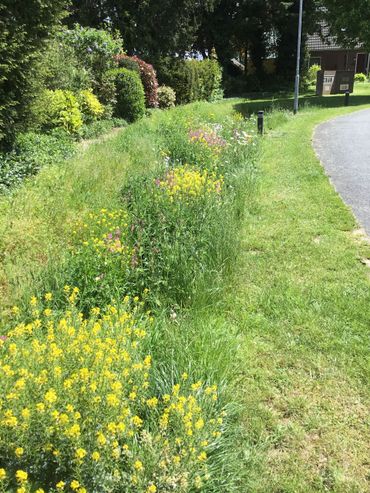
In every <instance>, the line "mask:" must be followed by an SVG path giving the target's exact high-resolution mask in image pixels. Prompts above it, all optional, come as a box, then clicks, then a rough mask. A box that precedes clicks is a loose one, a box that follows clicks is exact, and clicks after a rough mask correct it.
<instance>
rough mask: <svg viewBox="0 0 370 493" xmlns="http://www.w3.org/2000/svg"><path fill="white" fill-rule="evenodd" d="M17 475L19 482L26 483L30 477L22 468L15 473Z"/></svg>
mask: <svg viewBox="0 0 370 493" xmlns="http://www.w3.org/2000/svg"><path fill="white" fill-rule="evenodd" d="M15 477H16V480H17V481H18V482H19V483H24V482H26V481H27V479H28V473H26V471H22V469H18V471H17V472H16V473H15Z"/></svg>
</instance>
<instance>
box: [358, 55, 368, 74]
mask: <svg viewBox="0 0 370 493" xmlns="http://www.w3.org/2000/svg"><path fill="white" fill-rule="evenodd" d="M366 62H367V53H357V60H356V74H359V73H365V72H366Z"/></svg>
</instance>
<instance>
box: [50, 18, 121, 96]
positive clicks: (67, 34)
mask: <svg viewBox="0 0 370 493" xmlns="http://www.w3.org/2000/svg"><path fill="white" fill-rule="evenodd" d="M59 37H60V39H61V41H62V42H63V43H65V44H67V45H68V46H70V47H71V48H72V49H73V50H74V53H75V55H76V57H77V59H78V61H79V63H80V65H81V67H83V68H84V69H86V70H87V71H88V72H89V73H90V74H91V83H92V89H93V91H94V93H95V94H96V95H97V96H98V98H99V100H101V101H102V102H103V103H104V101H105V99H106V98H107V94H106V91H107V88H106V87H105V89H104V87H103V86H104V74H105V73H106V72H107V71H108V70H111V69H112V68H114V67H115V66H116V62H115V60H114V57H115V56H116V55H118V54H119V53H121V52H122V51H123V48H122V39H121V38H120V37H119V36H118V35H117V34H112V33H110V32H109V31H106V30H103V29H94V28H91V27H82V26H79V25H78V24H76V25H75V27H74V29H66V30H64V31H62V32H61V33H60V35H59ZM102 92H104V94H105V95H104V97H103V96H102Z"/></svg>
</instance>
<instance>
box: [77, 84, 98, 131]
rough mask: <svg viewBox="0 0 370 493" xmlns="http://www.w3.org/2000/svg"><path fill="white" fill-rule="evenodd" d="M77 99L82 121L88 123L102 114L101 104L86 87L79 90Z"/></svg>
mask: <svg viewBox="0 0 370 493" xmlns="http://www.w3.org/2000/svg"><path fill="white" fill-rule="evenodd" d="M77 100H78V104H79V107H80V111H81V112H82V117H83V120H84V122H87V123H88V122H92V121H95V120H97V119H99V118H100V117H101V116H102V115H103V113H104V108H103V105H102V104H101V103H100V102H99V99H98V98H97V97H96V96H95V94H93V92H92V91H89V90H88V89H85V90H83V91H80V92H79V93H78V96H77Z"/></svg>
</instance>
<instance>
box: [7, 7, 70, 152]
mask: <svg viewBox="0 0 370 493" xmlns="http://www.w3.org/2000/svg"><path fill="white" fill-rule="evenodd" d="M67 3H68V2H67V1H66V0H43V1H40V0H12V1H6V2H1V3H0V60H1V70H0V146H3V147H4V146H6V145H10V143H11V142H12V140H13V139H14V135H15V131H16V127H17V126H18V127H20V128H22V127H24V123H23V121H24V114H25V112H26V111H27V109H28V107H29V104H30V103H31V102H32V98H33V94H32V91H31V90H30V89H31V82H32V81H33V80H34V79H35V77H37V73H36V72H35V61H36V59H37V57H38V53H39V51H40V49H42V47H43V44H44V43H45V40H46V39H47V38H48V37H49V36H50V35H51V33H53V31H54V29H55V27H56V26H57V25H58V24H59V22H60V20H61V19H62V17H63V16H64V14H65V9H66V6H67Z"/></svg>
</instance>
